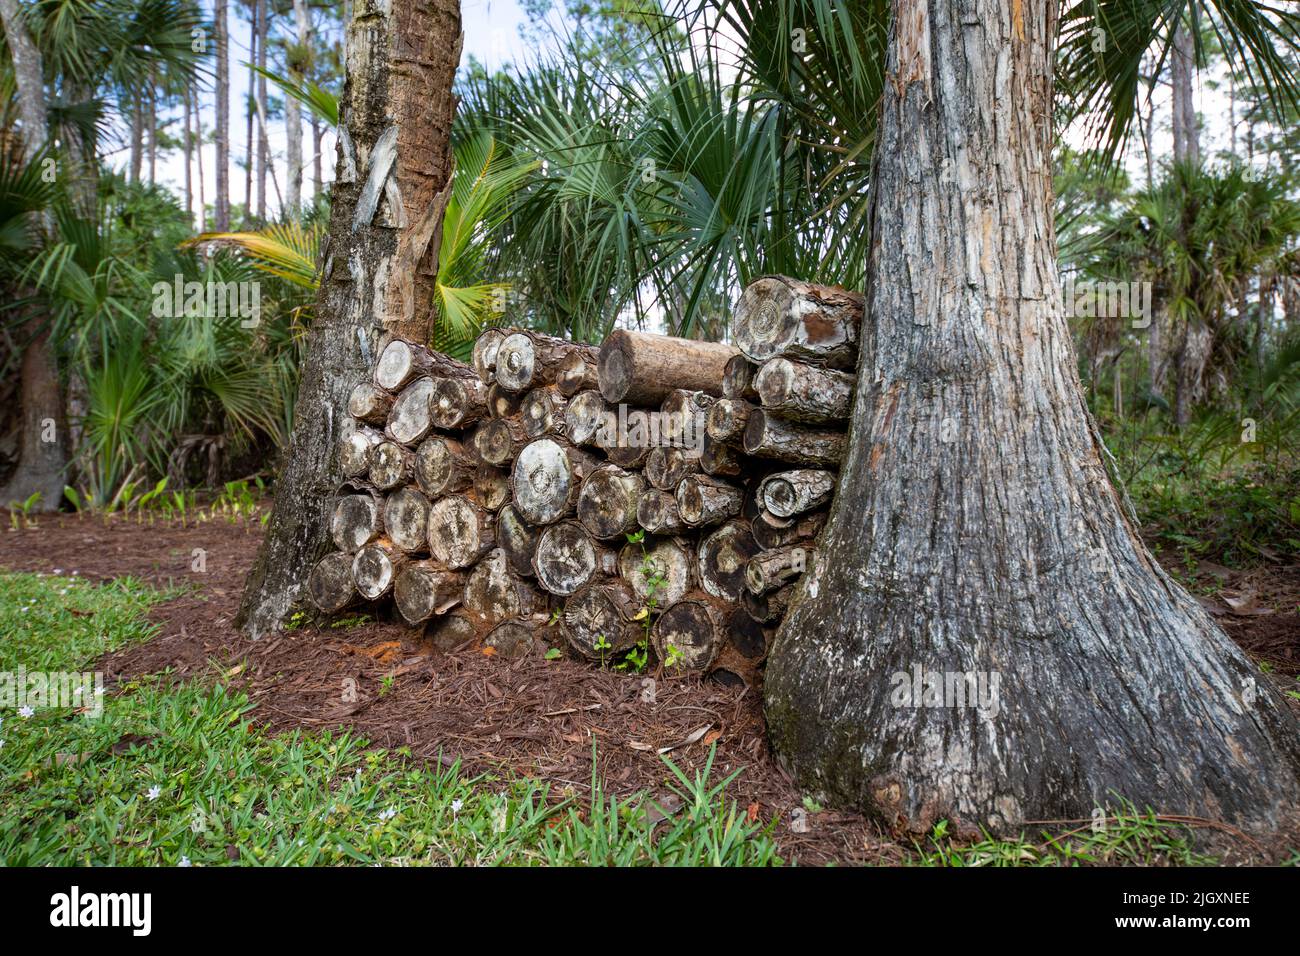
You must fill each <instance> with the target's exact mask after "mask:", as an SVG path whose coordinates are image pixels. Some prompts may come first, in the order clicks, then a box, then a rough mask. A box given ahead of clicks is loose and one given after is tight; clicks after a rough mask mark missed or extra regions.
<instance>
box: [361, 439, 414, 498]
mask: <svg viewBox="0 0 1300 956" xmlns="http://www.w3.org/2000/svg"><path fill="white" fill-rule="evenodd" d="M414 477H415V452H413V451H411V449H409V448H407V447H406V446H405V445H399V444H398V443H397V442H395V441H382V442H380V443H379V444H378V445H376V446H375V450H374V451H373V452H371V454H370V483H371V484H372V485H374V486H375V487H376V488H378V489H380V490H381V491H388V490H389V489H390V488H396V487H397V486H398V485H404V484H406V483H407V482H409V481H411V479H412V478H414Z"/></svg>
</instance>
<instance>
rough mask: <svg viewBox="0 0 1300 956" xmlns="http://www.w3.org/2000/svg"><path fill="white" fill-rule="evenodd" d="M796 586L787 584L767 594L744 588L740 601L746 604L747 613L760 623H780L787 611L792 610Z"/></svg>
mask: <svg viewBox="0 0 1300 956" xmlns="http://www.w3.org/2000/svg"><path fill="white" fill-rule="evenodd" d="M794 587H795V586H794V585H793V584H787V585H785V586H784V587H780V588H777V589H776V590H775V591H768V592H767V593H766V594H755V593H754V592H753V591H751V590H750V589H749V588H743V589H742V590H743V593H742V594H741V596H740V601H741V603H742V604H743V605H744V606H745V613H747V614H748V615H749V616H750V617H752V618H753V619H754V620H755V621H758V622H759V623H760V624H780V623H781V619H782V618H783V617H785V612H786V611H788V610H790V599H791V598H792V597H794Z"/></svg>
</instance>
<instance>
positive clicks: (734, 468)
mask: <svg viewBox="0 0 1300 956" xmlns="http://www.w3.org/2000/svg"><path fill="white" fill-rule="evenodd" d="M700 470H701V471H702V472H704V473H705V474H706V475H715V476H717V477H719V478H734V477H736V476H737V475H739V474H740V473H741V472H742V471H743V470H744V467H743V462H742V461H741V458H740V453H739V452H738V451H737V450H736V448H735V446H734V445H728V444H727V443H726V442H720V441H718V440H717V439H716V438H711V437H709V435H708V434H707V433H705V435H704V445H703V447H702V448H701V449H700Z"/></svg>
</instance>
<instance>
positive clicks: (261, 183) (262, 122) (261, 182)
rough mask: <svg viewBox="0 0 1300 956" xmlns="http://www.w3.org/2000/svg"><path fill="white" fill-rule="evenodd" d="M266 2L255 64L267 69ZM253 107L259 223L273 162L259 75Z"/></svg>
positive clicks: (260, 7) (261, 5)
mask: <svg viewBox="0 0 1300 956" xmlns="http://www.w3.org/2000/svg"><path fill="white" fill-rule="evenodd" d="M268 13H269V11H268V9H267V2H266V0H257V56H256V57H255V58H254V60H253V62H254V63H256V64H257V68H258V69H259V70H265V69H266V45H267V41H269V40H270V34H271V29H270V22H269V20H270V18H269V16H268ZM253 92H254V96H253V105H254V107H255V108H256V110H257V130H258V133H257V155H256V156H255V157H254V158H253V162H254V165H255V166H256V173H255V174H254V175H255V176H256V179H257V221H258V222H259V223H264V222H266V205H267V203H266V173H267V167H268V166H269V165H270V162H271V144H270V143H269V142H267V122H266V77H265V76H264V75H263V74H261V73H259V74H257V81H256V83H255V84H254V86H253Z"/></svg>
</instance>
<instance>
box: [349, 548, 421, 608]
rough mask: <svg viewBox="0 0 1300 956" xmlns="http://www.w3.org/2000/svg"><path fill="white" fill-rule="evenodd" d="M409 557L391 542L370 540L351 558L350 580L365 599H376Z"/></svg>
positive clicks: (381, 594) (390, 588)
mask: <svg viewBox="0 0 1300 956" xmlns="http://www.w3.org/2000/svg"><path fill="white" fill-rule="evenodd" d="M410 560H411V559H410V558H408V557H407V556H406V555H405V554H403V553H402V551H401V550H400V549H398V548H397V547H395V546H394V545H393V544H392V543H391V542H389V541H386V540H384V539H382V538H381V539H380V540H379V541H372V542H370V544H368V545H366V546H365V547H364V548H362V549H361V550H360V551H358V552H357V553H356V556H355V557H354V558H353V559H352V581H353V583H355V584H356V586H357V592H358V593H359V594H360V595H361V596H362V597H363V598H365V599H366V600H367V601H377V600H379V598H381V597H383V596H384V595H385V594H387V593H388V592H389V591H390V590H392V587H393V582H394V581H395V580H396V579H397V576H398V575H399V574H401V573H402V570H403V569H404V568H405V567H406V565H407V564H409V563H410Z"/></svg>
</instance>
